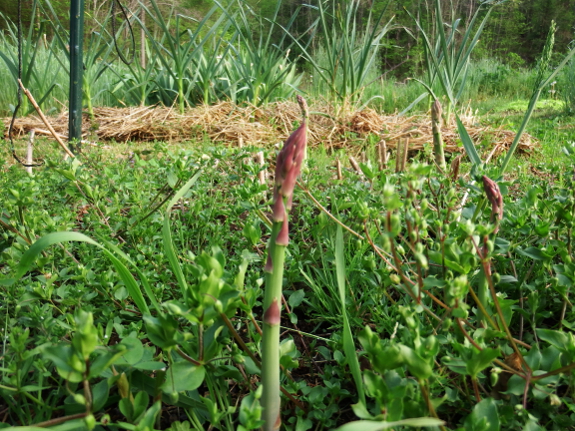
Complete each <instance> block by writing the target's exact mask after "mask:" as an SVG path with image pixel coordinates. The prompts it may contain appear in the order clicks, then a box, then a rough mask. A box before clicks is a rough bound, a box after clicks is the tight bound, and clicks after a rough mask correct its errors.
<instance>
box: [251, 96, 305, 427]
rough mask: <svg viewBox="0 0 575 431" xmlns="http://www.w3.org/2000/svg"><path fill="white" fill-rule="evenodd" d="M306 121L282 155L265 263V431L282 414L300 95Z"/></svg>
mask: <svg viewBox="0 0 575 431" xmlns="http://www.w3.org/2000/svg"><path fill="white" fill-rule="evenodd" d="M298 103H299V105H300V107H301V109H302V113H303V120H302V123H301V125H300V126H299V128H298V129H297V130H296V131H295V132H293V133H292V134H291V136H290V137H289V138H288V139H287V141H286V142H285V144H284V146H283V148H282V150H281V151H280V153H279V154H278V158H277V161H276V171H275V184H274V193H273V215H272V219H273V227H272V235H271V238H270V242H269V247H268V257H267V262H266V266H265V272H266V287H265V298H264V317H263V323H264V328H263V339H262V385H263V393H262V404H263V419H264V421H265V424H264V431H270V430H278V429H279V428H280V425H281V417H280V320H281V298H282V280H283V272H284V256H285V249H286V247H287V245H288V242H289V227H288V211H289V210H290V209H291V206H292V198H293V189H294V187H295V184H296V180H297V177H298V175H299V173H300V171H301V165H302V162H303V159H304V158H305V153H306V143H307V124H306V120H307V104H306V102H305V100H304V99H303V97H301V96H298Z"/></svg>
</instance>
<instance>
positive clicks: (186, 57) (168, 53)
mask: <svg viewBox="0 0 575 431" xmlns="http://www.w3.org/2000/svg"><path fill="white" fill-rule="evenodd" d="M150 4H151V9H149V8H148V7H147V6H146V5H144V4H143V3H140V6H141V7H142V8H143V9H144V10H145V11H146V13H147V15H148V16H149V17H150V18H151V20H152V22H153V23H154V25H156V26H157V27H158V28H159V29H160V31H161V32H162V37H161V38H160V39H156V38H155V37H154V35H153V34H152V32H151V31H150V29H149V27H147V26H146V25H145V24H144V23H143V22H142V21H141V20H140V19H139V18H138V17H136V20H138V22H139V24H140V25H141V26H142V28H143V29H144V31H145V32H146V35H147V36H148V40H149V41H150V44H151V46H152V49H153V50H154V51H155V53H156V54H157V55H158V60H159V62H160V64H161V65H162V67H163V69H162V71H163V73H165V74H166V75H167V77H168V78H169V80H168V81H172V82H173V83H174V85H175V89H174V91H175V96H176V97H175V101H177V103H178V108H179V111H180V113H183V112H184V108H185V107H186V103H187V102H188V97H189V95H190V93H191V91H192V89H193V86H194V79H195V72H194V71H193V70H191V69H190V66H192V65H193V64H194V61H198V58H199V57H200V56H201V55H202V52H203V51H202V48H203V46H204V44H206V43H207V42H208V41H209V40H210V39H211V37H212V36H213V35H214V33H215V32H216V31H217V29H218V27H219V26H220V25H221V24H222V22H223V21H224V20H225V19H227V18H226V17H225V16H224V15H221V16H220V17H219V18H218V19H217V20H216V21H215V22H214V23H213V24H212V26H211V27H210V28H209V29H207V30H205V29H206V27H207V25H208V23H209V21H210V20H211V18H212V16H213V15H214V13H215V12H216V11H217V10H218V9H219V8H218V7H217V6H214V7H213V8H212V9H210V11H209V12H208V13H207V14H206V15H205V17H204V18H203V19H202V20H201V21H200V22H199V23H198V24H197V25H196V26H195V29H194V31H192V30H191V29H190V28H186V27H187V25H186V22H187V23H189V24H192V23H194V22H195V20H193V19H192V18H190V17H186V16H183V15H180V14H175V16H174V17H173V18H172V15H174V13H173V11H172V12H171V13H170V16H168V17H167V18H166V17H164V14H163V13H162V11H161V10H160V8H159V7H158V4H157V3H156V1H155V0H150ZM204 79H215V77H204ZM160 89H162V88H160Z"/></svg>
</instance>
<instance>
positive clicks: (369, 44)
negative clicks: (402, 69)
mask: <svg viewBox="0 0 575 431" xmlns="http://www.w3.org/2000/svg"><path fill="white" fill-rule="evenodd" d="M388 5H389V2H387V3H386V6H385V7H384V8H383V10H382V11H381V12H380V13H379V15H377V16H373V14H372V12H371V10H370V12H369V14H368V16H367V18H366V19H365V21H364V22H363V23H362V22H361V21H360V19H361V18H360V16H359V13H358V12H359V6H360V2H359V1H358V0H352V1H350V2H343V3H340V2H332V3H331V7H330V6H326V4H324V2H323V1H318V2H317V5H314V6H311V5H308V7H310V8H313V11H315V12H317V19H316V21H315V22H314V23H313V24H312V26H311V27H310V28H309V29H308V31H307V32H309V33H312V34H313V33H314V32H317V36H316V37H317V38H318V39H319V40H318V41H317V44H318V45H319V46H321V48H320V50H319V51H317V50H316V51H315V52H314V51H312V50H311V49H310V47H309V46H305V45H304V44H303V43H302V42H301V40H300V39H298V38H295V37H294V36H292V37H293V39H294V42H295V43H296V44H297V46H298V48H299V49H300V50H301V52H302V55H303V57H304V58H305V60H306V61H307V62H308V63H309V64H310V66H311V67H312V69H313V73H314V81H316V82H318V83H319V82H321V83H322V86H325V87H322V86H320V87H318V92H319V94H326V93H327V97H328V99H329V101H330V102H333V103H336V104H339V105H340V106H343V107H346V106H355V105H356V104H357V103H358V101H360V100H361V97H362V94H363V92H364V90H365V87H366V85H367V84H368V83H369V77H370V73H372V70H373V68H374V67H377V65H378V61H377V55H378V53H379V49H378V48H379V47H380V46H381V44H382V40H383V38H384V37H385V35H386V34H387V32H388V31H389V30H391V29H392V28H393V26H392V22H391V21H389V22H387V23H384V22H383V17H384V15H385V12H386V11H387V6H388ZM286 31H288V30H287V29H286ZM318 52H319V55H317V54H318ZM371 76H373V75H371ZM324 90H327V91H324Z"/></svg>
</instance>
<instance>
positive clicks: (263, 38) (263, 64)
mask: <svg viewBox="0 0 575 431" xmlns="http://www.w3.org/2000/svg"><path fill="white" fill-rule="evenodd" d="M216 3H217V2H216ZM234 3H235V5H236V8H237V12H236V13H235V14H234V16H231V15H229V17H230V21H231V22H232V23H233V26H234V27H235V35H234V38H233V39H232V40H230V41H229V42H228V47H229V52H230V54H232V55H230V56H228V59H227V61H226V63H225V71H226V77H227V79H228V82H229V84H230V89H233V92H234V94H230V98H232V99H233V100H236V101H238V100H243V101H247V102H249V103H252V104H254V105H257V106H259V105H261V104H263V103H267V102H269V101H271V100H272V99H287V98H289V97H290V96H291V95H292V94H293V92H294V91H295V90H296V88H297V86H298V85H299V83H300V81H301V76H302V75H301V73H298V72H297V71H296V65H295V64H294V63H292V62H290V61H289V59H288V58H287V55H288V53H289V44H286V43H285V41H286V39H287V33H286V32H289V31H290V29H291V27H292V25H293V23H294V22H295V20H296V18H297V15H298V14H297V12H296V13H294V14H293V15H292V17H291V18H290V20H289V22H288V23H287V25H286V26H285V30H286V32H284V34H283V36H282V37H281V38H280V40H279V42H278V43H277V44H274V42H273V36H274V33H276V32H277V29H278V24H277V19H278V15H279V12H280V9H281V6H282V2H281V1H278V2H277V5H276V8H275V11H274V15H273V17H272V18H271V19H270V20H267V23H266V20H264V19H263V18H262V17H261V16H259V15H258V14H257V13H256V12H255V11H254V10H253V9H252V8H251V7H250V6H249V5H248V4H246V2H243V1H240V0H237V1H236V2H234ZM217 4H219V3H217ZM220 7H222V6H221V5H220ZM222 10H223V11H224V13H228V12H227V9H225V8H223V7H222ZM254 21H255V22H256V25H253V24H252V22H254ZM236 40H237V44H236V43H235V41H236ZM230 93H231V92H230Z"/></svg>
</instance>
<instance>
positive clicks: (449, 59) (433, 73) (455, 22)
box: [408, 0, 499, 122]
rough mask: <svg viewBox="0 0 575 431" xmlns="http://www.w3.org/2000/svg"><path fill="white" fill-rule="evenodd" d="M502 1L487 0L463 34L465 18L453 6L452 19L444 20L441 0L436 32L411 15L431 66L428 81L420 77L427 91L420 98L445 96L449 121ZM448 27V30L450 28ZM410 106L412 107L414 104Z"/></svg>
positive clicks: (436, 8)
mask: <svg viewBox="0 0 575 431" xmlns="http://www.w3.org/2000/svg"><path fill="white" fill-rule="evenodd" d="M498 3H499V2H485V3H483V4H482V5H481V7H479V8H478V9H477V11H476V12H475V14H474V15H473V17H472V18H471V20H470V22H469V24H468V27H467V29H466V30H465V31H464V32H463V33H462V36H461V37H460V36H459V27H460V25H461V23H462V20H461V18H455V12H454V11H453V10H452V12H451V16H452V21H451V22H450V23H449V24H446V23H444V21H443V20H444V14H443V8H442V4H441V0H435V1H434V3H433V14H434V19H435V25H434V26H433V28H434V31H435V34H430V33H429V32H428V31H426V30H425V28H424V25H423V23H422V22H421V20H419V19H417V18H416V17H414V16H413V15H411V14H410V15H411V17H412V19H413V20H414V22H415V25H416V26H417V29H418V30H419V32H420V33H421V35H422V38H423V47H424V53H425V62H426V67H427V76H426V79H425V81H422V80H419V79H416V80H417V81H418V82H420V83H421V85H423V87H425V90H426V91H425V92H424V93H423V94H421V96H419V98H417V99H416V101H415V102H414V103H416V102H419V101H420V100H421V99H423V98H425V97H426V96H429V97H430V100H431V99H434V100H437V99H438V98H441V97H442V96H444V97H445V98H446V99H447V100H446V102H445V103H446V109H445V119H446V121H448V122H449V118H450V116H451V112H452V110H454V109H455V108H456V106H457V104H458V102H459V100H460V98H461V95H462V93H463V90H464V89H465V86H466V82H467V75H468V71H469V64H470V60H471V53H472V52H473V50H474V48H475V47H476V45H477V43H478V42H479V37H480V36H481V33H482V31H483V28H484V27H485V24H486V23H487V20H488V19H489V15H490V13H491V11H492V9H493V7H495V6H496V5H497V4H498ZM484 5H485V8H487V12H486V13H485V16H484V17H483V19H482V20H481V22H480V23H479V25H478V26H477V28H475V25H476V21H478V19H479V16H480V15H481V14H482V13H483V9H484V7H483V6H484ZM446 28H447V29H448V30H446ZM435 82H438V83H439V84H440V90H441V92H440V93H439V95H437V94H436V92H435V91H434V90H433V85H434V84H435ZM411 106H412V105H410V106H409V108H408V109H410V108H411Z"/></svg>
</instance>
